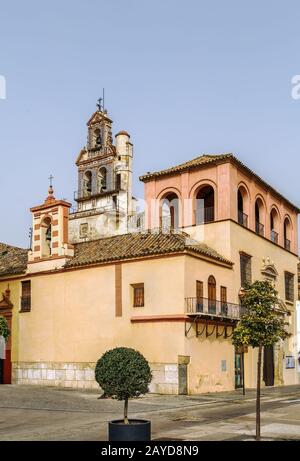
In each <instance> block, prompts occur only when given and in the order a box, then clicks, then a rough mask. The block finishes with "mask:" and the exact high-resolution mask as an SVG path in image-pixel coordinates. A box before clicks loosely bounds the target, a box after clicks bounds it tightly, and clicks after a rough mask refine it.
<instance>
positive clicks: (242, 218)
mask: <svg viewBox="0 0 300 461" xmlns="http://www.w3.org/2000/svg"><path fill="white" fill-rule="evenodd" d="M238 222H239V224H241V225H242V226H244V227H248V215H247V214H246V213H243V211H241V210H238Z"/></svg>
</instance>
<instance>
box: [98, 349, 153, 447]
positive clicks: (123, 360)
mask: <svg viewBox="0 0 300 461" xmlns="http://www.w3.org/2000/svg"><path fill="white" fill-rule="evenodd" d="M95 378H96V381H97V383H98V384H99V386H100V387H101V389H102V390H103V392H104V393H105V395H106V396H107V397H112V398H114V399H117V400H124V418H123V419H121V420H115V421H110V422H109V425H108V439H109V441H125V440H126V441H127V440H128V441H139V440H142V441H145V440H146V441H147V440H150V438H151V423H150V421H145V420H140V419H128V400H129V399H130V398H136V397H139V396H140V395H142V394H146V393H147V392H149V388H148V386H149V384H150V382H151V379H152V375H151V370H150V367H149V364H148V362H147V360H146V359H145V357H144V356H143V355H142V354H141V353H140V352H138V351H136V350H134V349H131V348H128V347H116V348H115V349H111V350H109V351H107V352H105V354H103V355H102V357H101V358H100V359H99V360H98V362H97V364H96V368H95Z"/></svg>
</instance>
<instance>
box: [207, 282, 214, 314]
mask: <svg viewBox="0 0 300 461" xmlns="http://www.w3.org/2000/svg"><path fill="white" fill-rule="evenodd" d="M208 313H209V314H215V313H216V279H215V278H214V276H213V275H210V277H209V278H208Z"/></svg>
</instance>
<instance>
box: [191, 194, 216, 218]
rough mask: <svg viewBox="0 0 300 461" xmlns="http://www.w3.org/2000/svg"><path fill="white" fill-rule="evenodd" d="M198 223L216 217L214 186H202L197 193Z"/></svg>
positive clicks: (196, 211) (196, 213)
mask: <svg viewBox="0 0 300 461" xmlns="http://www.w3.org/2000/svg"><path fill="white" fill-rule="evenodd" d="M195 215H196V216H195V218H196V219H195V222H196V224H203V223H208V222H212V221H214V219H215V193H214V189H213V188H212V186H202V187H201V188H200V189H199V190H198V192H197V195H196V210H195Z"/></svg>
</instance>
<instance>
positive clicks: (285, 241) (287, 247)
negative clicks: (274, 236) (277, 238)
mask: <svg viewBox="0 0 300 461" xmlns="http://www.w3.org/2000/svg"><path fill="white" fill-rule="evenodd" d="M284 248H285V249H286V250H289V251H291V241H290V240H289V239H284Z"/></svg>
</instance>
